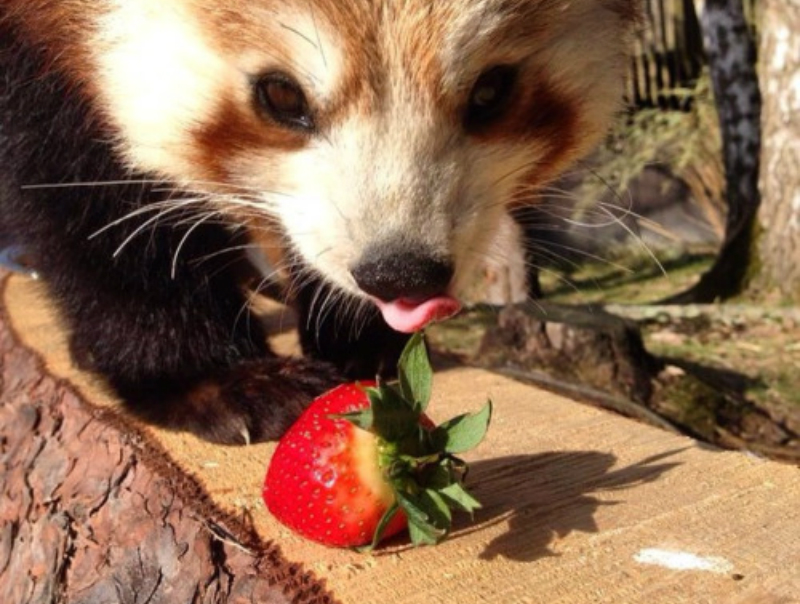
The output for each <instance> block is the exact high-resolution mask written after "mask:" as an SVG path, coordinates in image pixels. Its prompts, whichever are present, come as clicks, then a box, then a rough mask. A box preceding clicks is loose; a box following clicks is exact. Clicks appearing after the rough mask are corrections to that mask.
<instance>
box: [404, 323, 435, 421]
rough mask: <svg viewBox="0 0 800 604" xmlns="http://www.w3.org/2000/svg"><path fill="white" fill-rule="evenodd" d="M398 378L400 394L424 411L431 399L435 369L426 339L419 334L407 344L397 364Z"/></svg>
mask: <svg viewBox="0 0 800 604" xmlns="http://www.w3.org/2000/svg"><path fill="white" fill-rule="evenodd" d="M397 376H398V379H399V381H400V393H401V394H402V395H403V396H404V397H405V398H406V399H407V400H409V401H412V402H414V403H416V404H417V405H419V410H420V411H424V410H425V409H426V407H427V406H428V401H429V400H430V398H431V388H432V385H433V369H431V364H430V361H429V360H428V351H427V350H426V349H425V338H424V337H423V334H422V332H417V333H415V334H414V335H413V336H411V339H410V340H409V341H408V343H407V344H406V347H405V348H404V349H403V353H402V354H401V355H400V361H399V362H398V363H397Z"/></svg>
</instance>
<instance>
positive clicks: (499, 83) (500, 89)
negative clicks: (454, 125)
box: [464, 65, 518, 131]
mask: <svg viewBox="0 0 800 604" xmlns="http://www.w3.org/2000/svg"><path fill="white" fill-rule="evenodd" d="M517 73H518V70H517V68H516V67H515V66H513V65H497V66H495V67H492V68H491V69H488V70H486V71H484V72H483V73H482V74H481V75H480V77H479V78H478V79H477V81H476V82H475V85H474V86H473V87H472V91H471V92H470V93H469V103H468V105H467V110H466V113H465V115H464V127H465V128H466V129H467V130H473V131H474V130H479V129H481V128H482V127H485V126H488V125H489V124H491V123H492V122H494V121H495V120H498V119H500V118H501V117H502V116H503V115H504V113H505V111H506V109H508V107H509V105H510V101H511V97H512V95H513V92H514V85H515V84H516V81H517Z"/></svg>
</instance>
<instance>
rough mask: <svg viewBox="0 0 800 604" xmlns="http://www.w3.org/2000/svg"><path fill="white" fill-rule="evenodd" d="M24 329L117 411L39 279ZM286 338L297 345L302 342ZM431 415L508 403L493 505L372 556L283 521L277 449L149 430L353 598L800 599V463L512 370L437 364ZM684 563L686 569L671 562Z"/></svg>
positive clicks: (475, 478) (488, 446) (490, 462)
mask: <svg viewBox="0 0 800 604" xmlns="http://www.w3.org/2000/svg"><path fill="white" fill-rule="evenodd" d="M9 290H10V291H9V295H10V296H11V297H13V298H14V305H15V306H17V307H19V308H22V309H25V312H20V313H12V317H13V319H14V323H15V327H16V329H17V331H18V332H19V333H22V334H25V338H26V341H27V343H28V345H30V346H33V347H34V348H36V349H38V350H41V351H42V352H43V354H44V356H45V358H46V359H47V360H48V363H49V366H50V369H51V371H55V372H60V374H61V375H62V376H63V377H64V378H65V379H68V380H70V382H72V383H74V384H78V385H79V386H80V388H81V389H82V390H83V392H84V393H85V394H86V395H87V396H88V397H89V398H90V399H91V400H92V401H94V402H95V403H96V404H98V405H113V404H114V402H113V401H110V400H109V399H108V397H107V396H105V395H104V394H103V393H102V391H100V390H98V389H97V385H96V384H95V383H93V382H92V380H91V379H87V377H86V376H84V375H78V374H76V373H75V372H74V371H73V370H72V369H71V367H70V366H69V362H68V360H67V358H66V354H65V350H64V342H63V337H62V336H61V335H59V333H60V332H58V331H57V330H54V327H53V326H54V319H53V317H52V315H51V313H50V311H49V309H46V308H45V307H44V306H42V304H41V303H40V302H37V293H36V287H35V285H32V284H31V283H30V282H29V281H25V280H23V279H15V280H14V281H13V282H12V283H11V284H10V286H9ZM282 346H285V347H288V348H291V347H292V343H291V342H290V341H284V342H283V343H282ZM434 387H435V392H434V400H433V402H432V403H431V414H432V415H433V416H434V418H439V419H441V418H444V417H448V416H450V415H453V414H455V413H460V412H463V411H466V410H470V409H476V408H478V407H479V406H480V405H481V404H482V403H483V401H484V400H485V397H487V396H490V397H491V398H492V400H493V401H494V403H495V417H494V421H493V425H492V427H491V429H490V432H489V436H488V438H487V440H486V441H485V442H484V443H483V444H482V445H481V446H480V448H479V449H478V450H476V451H475V452H474V453H473V454H472V455H471V456H470V461H471V462H472V464H473V465H472V473H471V474H470V483H471V488H472V490H473V492H474V493H475V494H476V495H477V496H478V497H479V498H480V499H481V500H482V501H483V503H484V508H483V509H482V510H480V511H479V512H478V513H477V514H476V515H475V519H474V522H469V520H468V519H465V518H461V519H460V520H458V522H457V523H456V528H455V531H454V534H453V536H452V538H451V539H450V540H449V541H447V542H445V543H443V544H441V545H439V546H437V547H429V548H421V549H416V550H412V549H409V548H407V547H405V546H403V545H402V544H401V543H400V544H398V543H396V544H394V545H392V546H391V547H389V548H386V549H383V550H380V551H378V552H377V553H375V554H373V555H365V554H358V553H354V552H350V551H340V550H332V549H327V548H324V547H321V546H318V545H316V544H313V543H310V542H307V541H304V540H302V539H300V538H298V537H296V536H294V535H292V534H291V533H290V532H289V531H287V530H286V529H284V528H283V527H282V526H280V525H278V524H277V523H276V522H275V521H274V520H273V519H272V518H271V517H270V516H269V514H268V513H267V512H266V511H265V510H264V508H263V505H262V504H261V501H260V490H261V483H262V480H263V476H264V473H265V468H266V465H267V463H268V460H269V456H270V454H271V452H272V450H273V448H274V447H273V445H271V444H265V445H256V446H251V447H247V448H230V447H216V446H212V445H209V444H207V443H203V442H200V441H198V440H197V439H195V438H193V437H192V436H190V435H186V434H176V433H168V432H163V431H159V430H154V429H152V428H150V427H144V428H143V429H144V430H145V431H146V432H147V433H148V434H149V435H150V438H152V439H153V441H154V442H155V443H158V445H159V446H161V447H163V448H164V449H165V450H166V451H169V453H170V456H171V457H172V459H173V460H174V461H175V462H176V463H178V464H179V465H180V466H181V467H183V468H184V469H185V471H186V472H188V473H191V474H193V475H194V476H195V477H197V478H198V480H200V482H201V483H202V484H203V485H204V486H205V489H206V490H207V491H208V493H209V494H210V495H211V496H212V498H213V500H214V501H215V502H216V504H217V505H218V506H220V507H222V508H224V509H226V510H227V511H228V512H229V513H230V514H232V515H234V516H236V517H240V518H245V519H248V522H252V524H253V526H254V527H255V529H256V530H257V532H258V533H259V535H261V537H262V538H263V539H264V540H266V541H276V542H278V543H279V544H280V547H281V551H282V552H283V553H284V555H286V556H287V557H288V558H289V559H291V560H295V561H301V562H303V563H304V565H305V566H306V567H308V568H310V569H311V570H313V571H315V573H316V574H317V575H318V576H321V577H323V578H324V579H325V581H326V585H327V587H328V588H330V589H331V590H332V592H333V593H334V594H335V596H336V597H337V598H339V599H340V600H341V601H342V602H345V603H350V602H352V603H356V604H364V603H370V602H375V603H379V602H380V603H389V604H391V603H394V602H397V603H404V604H405V603H415V602H420V603H423V602H425V603H431V602H441V603H454V602H458V603H459V604H461V603H466V604H469V603H472V602H489V603H492V602H497V603H501V602H502V603H508V602H521V603H540V602H541V603H546V604H559V603H563V604H584V603H589V602H592V603H600V602H603V603H605V602H607V603H615V604H618V603H626V604H636V603H642V604H661V603H664V604H667V603H668V604H681V603H686V604H690V603H691V604H698V603H699V604H702V603H708V604H723V603H724V604H751V603H752V604H787V603H790V602H798V601H799V600H798V598H797V595H796V594H798V593H800V574H798V572H797V561H798V560H800V506H798V505H797V502H798V501H799V500H800V474H799V473H798V470H797V468H794V467H791V466H788V465H782V464H778V463H775V462H769V461H765V460H762V459H759V458H756V457H754V456H751V455H747V454H743V453H738V452H723V451H718V450H715V449H711V448H709V447H706V446H704V445H702V444H700V443H697V442H695V441H693V440H691V439H689V438H684V437H680V436H675V435H672V434H667V433H665V432H661V431H659V430H657V429H654V428H651V427H648V426H643V425H640V424H637V423H635V422H632V421H630V420H627V419H624V418H620V417H617V416H615V415H612V414H609V413H606V412H603V411H600V410H597V409H594V408H590V407H586V406H583V405H580V404H577V403H575V402H573V401H570V400H567V399H564V398H561V397H558V396H555V395H553V394H551V393H548V392H545V391H541V390H538V389H535V388H531V387H529V386H524V385H521V384H519V383H516V382H514V381H511V380H509V379H506V378H503V377H500V376H497V375H494V374H491V373H487V372H484V371H478V370H473V369H466V368H458V369H452V370H448V371H439V372H437V375H436V380H435V385H434ZM670 566H677V568H670Z"/></svg>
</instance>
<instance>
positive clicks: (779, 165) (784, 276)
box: [756, 0, 800, 303]
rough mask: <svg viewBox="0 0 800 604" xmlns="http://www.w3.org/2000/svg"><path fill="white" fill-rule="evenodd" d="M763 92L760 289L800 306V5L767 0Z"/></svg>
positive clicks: (764, 8) (763, 31)
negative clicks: (777, 293) (775, 292)
mask: <svg viewBox="0 0 800 604" xmlns="http://www.w3.org/2000/svg"><path fill="white" fill-rule="evenodd" d="M762 11H763V13H762V18H763V21H762V24H763V27H762V29H761V47H760V59H759V60H760V65H759V67H760V69H759V75H760V78H761V89H762V90H763V94H764V107H763V113H762V120H761V123H762V128H763V132H764V141H763V145H762V147H761V167H762V171H761V179H760V188H761V197H762V207H761V211H760V213H759V226H760V230H759V249H758V251H759V254H760V262H759V263H758V268H759V274H758V278H757V281H756V286H757V287H758V288H759V289H761V290H764V291H768V292H769V291H778V292H780V294H782V295H783V296H784V297H785V298H787V299H788V301H790V302H794V303H797V302H800V1H798V0H764V2H763V5H762Z"/></svg>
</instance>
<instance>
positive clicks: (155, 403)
mask: <svg viewBox="0 0 800 604" xmlns="http://www.w3.org/2000/svg"><path fill="white" fill-rule="evenodd" d="M636 2H637V0H436V1H435V2H431V1H430V0H349V1H347V2H340V1H338V0H302V1H300V0H281V1H277V0H170V1H168V2H165V1H164V0H0V75H2V80H1V81H2V84H0V85H2V89H0V164H1V166H2V167H0V177H1V178H0V180H1V182H0V203H2V217H0V227H2V230H3V231H4V232H6V233H12V234H13V236H14V237H15V238H16V239H18V240H19V241H20V242H21V243H22V245H24V246H25V248H26V250H27V253H28V255H29V256H30V257H31V258H32V259H33V262H34V265H35V267H36V269H37V271H38V272H39V273H40V274H41V275H42V277H43V280H44V282H45V283H46V284H47V287H48V288H49V290H50V292H51V293H52V296H53V298H54V299H55V300H56V301H57V304H58V307H59V309H60V312H61V314H62V316H63V318H64V321H65V323H66V325H67V326H68V328H69V332H70V343H71V351H72V355H73V358H74V360H75V362H76V363H78V364H79V365H80V366H82V367H85V368H87V369H90V370H92V371H94V372H96V373H97V374H99V375H100V376H102V377H103V378H104V379H105V380H106V382H107V383H108V384H109V386H110V387H111V388H112V389H114V390H115V391H116V392H117V393H118V394H119V395H120V396H121V397H122V399H123V400H124V401H126V403H127V404H128V405H129V407H130V408H131V409H132V410H133V411H134V412H137V413H139V414H140V415H142V416H143V417H146V418H148V419H150V420H152V421H155V422H158V423H160V424H163V425H165V426H167V427H170V428H175V429H186V430H191V431H193V432H195V433H197V434H199V435H200V436H202V437H204V438H207V439H210V440H213V441H218V442H224V443H233V442H246V441H254V440H264V439H270V438H276V437H277V436H279V435H280V434H281V432H282V431H283V430H284V429H285V428H286V427H287V426H288V425H289V424H290V423H291V422H292V421H293V419H294V418H295V417H296V415H297V413H298V412H299V411H300V410H301V409H302V407H303V406H304V404H305V403H306V402H307V401H308V400H310V398H311V397H312V396H313V395H315V394H317V393H319V392H320V391H321V390H323V389H325V388H327V387H328V386H330V385H332V384H333V383H335V382H336V381H338V380H341V379H344V378H345V377H347V378H357V377H373V376H374V375H375V373H376V372H381V371H385V370H386V368H388V367H391V366H393V362H394V360H395V359H396V357H397V355H398V353H399V351H400V350H401V348H402V345H403V343H404V342H405V340H406V338H407V335H405V334H407V333H409V332H413V331H415V330H418V329H420V328H422V327H424V326H425V325H426V324H427V323H428V322H430V321H432V320H435V319H442V318H445V317H448V316H450V315H452V314H454V313H455V312H457V311H458V309H459V307H460V295H461V292H462V291H463V289H464V288H465V287H466V285H467V284H468V283H469V281H470V275H471V273H472V272H473V271H474V270H475V268H476V266H477V264H478V262H479V260H480V258H481V256H482V254H484V253H485V252H486V249H487V247H488V246H489V244H490V242H491V240H492V237H493V235H494V233H495V232H496V230H497V227H498V225H499V224H500V222H501V220H503V219H504V217H506V216H508V214H509V212H511V211H512V210H513V209H514V208H516V207H519V206H522V205H524V204H526V203H531V202H532V200H533V199H534V198H535V195H534V192H535V191H536V188H537V187H538V186H541V185H542V184H543V183H545V182H547V181H549V180H550V179H552V178H553V177H554V176H556V175H557V174H558V173H559V172H560V171H562V170H563V169H564V168H565V167H566V166H567V165H569V163H570V162H572V161H574V160H575V159H576V158H578V157H580V156H581V155H582V154H584V153H585V152H586V151H587V150H588V149H590V148H591V147H592V146H593V145H594V144H595V143H596V142H597V141H598V139H599V138H600V137H601V136H602V135H603V133H604V131H605V129H606V127H607V125H608V122H609V120H610V118H611V116H612V115H613V114H614V113H615V111H617V110H618V109H619V105H620V97H621V91H622V83H623V79H624V72H625V70H626V67H627V55H626V52H627V45H628V39H629V35H630V33H631V32H632V30H633V28H634V26H635V23H636V14H637V10H636V8H637V7H636ZM249 251H250V252H252V251H255V252H256V254H255V255H254V254H253V253H248V252H249ZM258 252H261V253H263V255H265V256H267V257H269V258H271V259H272V260H273V263H275V264H276V266H275V267H274V268H275V270H277V271H280V272H281V273H282V274H284V275H285V276H286V278H287V279H288V286H287V287H288V289H287V291H288V292H289V297H290V298H291V301H292V302H293V304H294V305H295V307H296V309H297V312H298V315H299V329H300V337H301V342H302V344H303V347H304V351H305V353H306V356H305V358H303V359H287V358H282V357H278V356H276V355H274V354H273V353H272V352H271V351H270V350H269V349H268V347H267V345H266V343H265V337H264V333H263V332H262V328H261V327H260V326H259V324H258V323H257V321H256V320H255V319H252V318H251V317H250V316H249V310H248V309H247V308H246V298H245V293H244V290H243V284H244V282H245V281H246V280H247V279H248V276H249V275H251V272H252V268H253V266H254V265H258V264H261V265H262V266H263V263H258V262H256V263H253V262H252V261H251V259H252V258H253V257H255V256H258ZM265 277H266V276H265Z"/></svg>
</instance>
